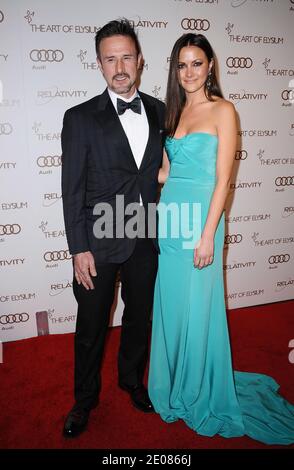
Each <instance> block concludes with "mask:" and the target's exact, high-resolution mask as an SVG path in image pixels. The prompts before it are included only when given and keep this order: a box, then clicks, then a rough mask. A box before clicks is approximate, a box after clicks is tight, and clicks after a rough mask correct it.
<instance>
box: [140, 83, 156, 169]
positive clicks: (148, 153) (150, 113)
mask: <svg viewBox="0 0 294 470" xmlns="http://www.w3.org/2000/svg"><path fill="white" fill-rule="evenodd" d="M139 95H140V97H141V100H142V102H143V104H144V108H145V111H146V115H147V120H148V124H149V136H148V140H147V145H146V148H145V152H144V155H143V158H142V161H141V165H140V169H141V168H143V167H145V166H146V165H147V163H148V161H149V160H150V158H151V157H152V149H154V148H155V147H154V145H156V140H157V139H158V136H159V122H158V117H157V114H156V110H155V106H153V104H151V103H150V102H149V100H148V99H147V98H146V96H145V95H144V94H143V93H140V92H139Z"/></svg>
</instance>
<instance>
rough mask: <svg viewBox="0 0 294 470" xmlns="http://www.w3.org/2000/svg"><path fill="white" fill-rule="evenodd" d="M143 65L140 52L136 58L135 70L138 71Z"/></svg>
mask: <svg viewBox="0 0 294 470" xmlns="http://www.w3.org/2000/svg"><path fill="white" fill-rule="evenodd" d="M143 63H144V59H143V56H142V54H141V52H140V53H139V54H138V58H137V68H138V69H140V68H141V67H142V65H143Z"/></svg>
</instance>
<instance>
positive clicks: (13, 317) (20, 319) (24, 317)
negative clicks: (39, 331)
mask: <svg viewBox="0 0 294 470" xmlns="http://www.w3.org/2000/svg"><path fill="white" fill-rule="evenodd" d="M28 319H29V315H28V313H10V314H9V315H1V317H0V324H1V325H10V324H11V323H24V322H26V321H28Z"/></svg>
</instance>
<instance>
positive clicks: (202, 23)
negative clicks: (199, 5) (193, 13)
mask: <svg viewBox="0 0 294 470" xmlns="http://www.w3.org/2000/svg"><path fill="white" fill-rule="evenodd" d="M181 26H182V28H183V29H185V30H188V29H190V30H193V31H207V30H208V29H209V28H210V22H209V21H208V20H205V19H204V20H203V19H200V18H197V19H195V18H183V19H182V21H181Z"/></svg>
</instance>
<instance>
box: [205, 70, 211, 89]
mask: <svg viewBox="0 0 294 470" xmlns="http://www.w3.org/2000/svg"><path fill="white" fill-rule="evenodd" d="M211 86H212V80H211V71H210V72H209V74H208V77H207V80H206V88H207V90H208V91H210V89H211Z"/></svg>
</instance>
